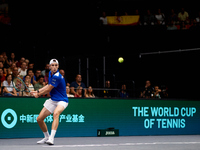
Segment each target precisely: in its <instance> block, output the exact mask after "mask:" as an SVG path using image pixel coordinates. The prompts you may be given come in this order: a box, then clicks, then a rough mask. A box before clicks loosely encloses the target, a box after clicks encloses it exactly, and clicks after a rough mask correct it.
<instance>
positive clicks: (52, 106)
mask: <svg viewBox="0 0 200 150" xmlns="http://www.w3.org/2000/svg"><path fill="white" fill-rule="evenodd" d="M58 105H62V106H63V107H64V109H65V108H66V107H67V106H68V103H67V102H64V101H53V100H52V99H51V98H50V99H47V100H46V101H45V103H44V104H43V106H44V107H45V108H46V109H48V110H49V111H50V112H51V113H53V112H54V110H55V109H56V107H57V106H58Z"/></svg>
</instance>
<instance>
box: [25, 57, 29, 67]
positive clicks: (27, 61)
mask: <svg viewBox="0 0 200 150" xmlns="http://www.w3.org/2000/svg"><path fill="white" fill-rule="evenodd" d="M25 63H26V69H28V64H29V60H28V59H25Z"/></svg>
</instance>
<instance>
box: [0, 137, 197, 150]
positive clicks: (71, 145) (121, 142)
mask: <svg viewBox="0 0 200 150" xmlns="http://www.w3.org/2000/svg"><path fill="white" fill-rule="evenodd" d="M38 140H40V138H26V139H0V150H66V149H67V150H119V149H120V150H121V149H123V150H129V149H131V150H133V149H134V150H155V149H157V150H197V149H199V148H200V135H179V136H119V137H67V138H55V145H52V146H49V145H46V144H42V145H38V144H36V141H38Z"/></svg>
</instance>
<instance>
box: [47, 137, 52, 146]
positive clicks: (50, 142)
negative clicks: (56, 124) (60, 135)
mask: <svg viewBox="0 0 200 150" xmlns="http://www.w3.org/2000/svg"><path fill="white" fill-rule="evenodd" d="M45 143H46V144H49V145H54V138H51V137H49V139H48V140H47V141H46V142H45Z"/></svg>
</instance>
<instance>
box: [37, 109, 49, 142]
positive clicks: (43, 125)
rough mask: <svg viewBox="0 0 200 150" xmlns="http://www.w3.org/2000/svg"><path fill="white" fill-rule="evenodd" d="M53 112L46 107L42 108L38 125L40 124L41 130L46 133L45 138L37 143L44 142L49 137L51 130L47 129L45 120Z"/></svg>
mask: <svg viewBox="0 0 200 150" xmlns="http://www.w3.org/2000/svg"><path fill="white" fill-rule="evenodd" d="M50 114H51V112H50V111H49V110H47V109H46V108H45V107H43V109H42V110H41V112H40V114H39V116H38V117H37V122H38V125H39V126H40V128H41V130H42V131H43V133H44V138H43V139H42V140H40V141H38V142H37V144H44V143H45V142H46V141H47V140H48V139H49V132H48V129H47V125H46V123H45V122H44V119H45V118H46V117H47V116H49V115H50Z"/></svg>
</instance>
